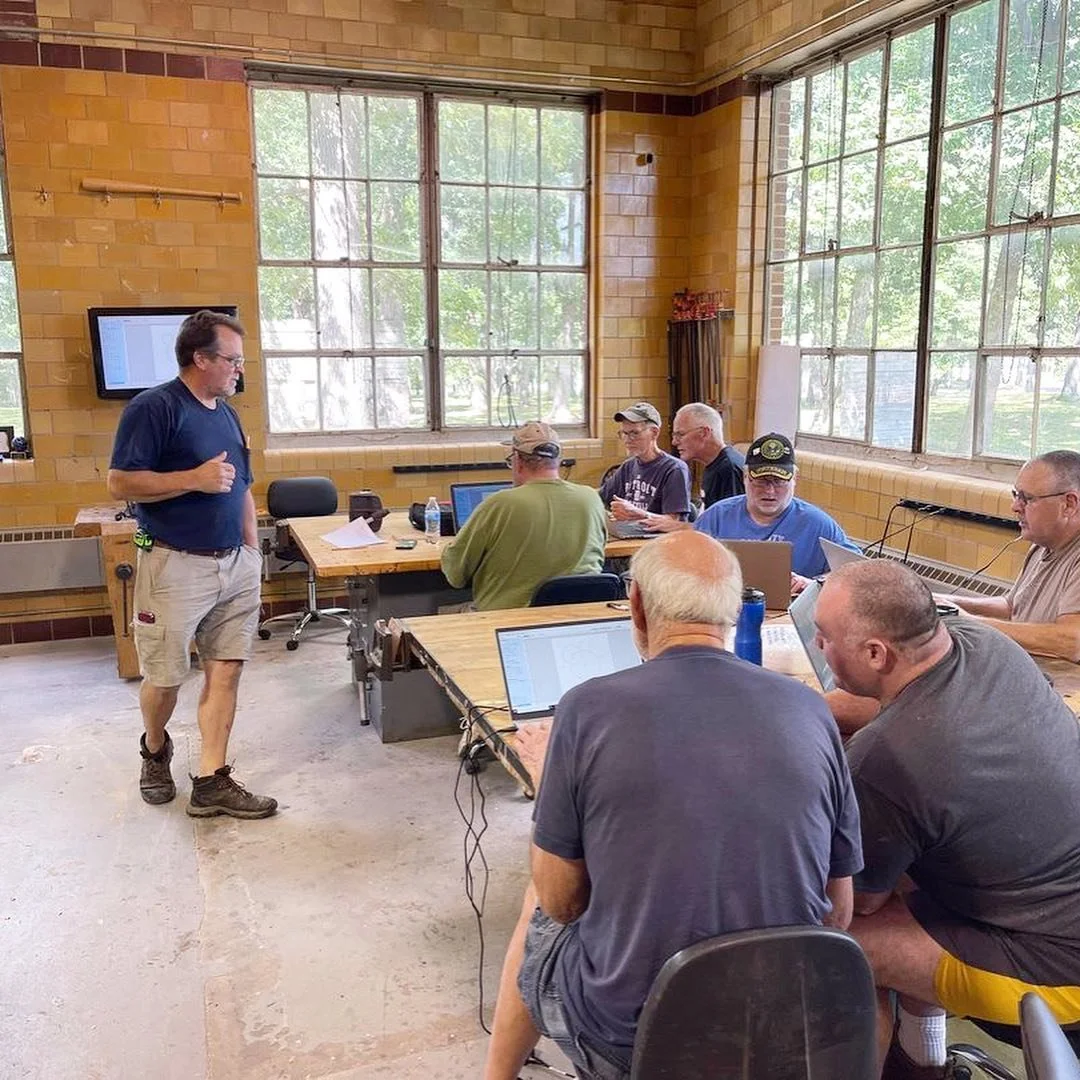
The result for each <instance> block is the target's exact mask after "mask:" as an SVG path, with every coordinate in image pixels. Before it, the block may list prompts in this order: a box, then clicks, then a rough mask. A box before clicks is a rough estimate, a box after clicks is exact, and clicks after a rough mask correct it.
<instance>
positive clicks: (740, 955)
mask: <svg viewBox="0 0 1080 1080" xmlns="http://www.w3.org/2000/svg"><path fill="white" fill-rule="evenodd" d="M875 1024H876V997H875V993H874V979H873V975H872V974H871V972H870V965H869V963H868V962H867V959H866V956H865V955H864V954H863V951H862V949H860V948H859V945H858V943H857V942H856V941H855V939H854V938H852V937H850V936H849V935H847V934H845V933H843V932H842V931H840V930H832V929H829V928H826V927H820V926H783V927H777V928H773V929H764V930H744V931H740V932H738V933H734V934H724V935H723V936H721V937H715V938H709V939H708V940H706V941H701V942H698V943H697V944H696V945H691V946H690V947H689V948H687V949H683V950H682V951H681V952H678V953H676V954H675V955H674V956H673V957H672V958H671V959H670V960H668V962H667V963H666V964H665V965H664V966H663V967H662V968H661V969H660V974H659V975H657V977H656V981H655V982H654V983H653V985H652V989H651V990H650V991H649V997H648V999H647V1000H646V1002H645V1007H644V1009H643V1010H642V1013H641V1019H640V1021H639V1022H638V1029H637V1038H636V1040H635V1043H634V1056H633V1065H632V1068H631V1073H630V1080H706V1078H707V1080H816V1078H818V1077H843V1078H844V1080H874V1078H876V1077H877V1075H878V1061H877V1048H876V1043H875Z"/></svg>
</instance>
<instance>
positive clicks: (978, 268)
mask: <svg viewBox="0 0 1080 1080" xmlns="http://www.w3.org/2000/svg"><path fill="white" fill-rule="evenodd" d="M985 259H986V241H985V240H981V239H980V240H961V241H959V242H957V243H953V244H938V245H937V248H936V249H935V252H934V298H933V302H932V303H933V311H932V316H931V318H932V321H931V324H930V325H931V330H930V341H931V344H932V345H933V346H934V347H935V348H946V349H949V348H954V349H955V348H961V349H962V348H968V349H974V348H976V347H977V346H978V344H979V330H980V325H981V321H982V293H983V265H984V262H985Z"/></svg>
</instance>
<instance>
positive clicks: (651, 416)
mask: <svg viewBox="0 0 1080 1080" xmlns="http://www.w3.org/2000/svg"><path fill="white" fill-rule="evenodd" d="M615 419H616V420H629V421H630V423H631V424H655V425H656V426H657V427H660V413H659V412H657V410H656V406H654V405H650V404H649V403H648V402H647V401H639V402H638V403H637V404H636V405H631V406H630V408H628V409H623V410H622V411H621V412H617V413H616V414H615Z"/></svg>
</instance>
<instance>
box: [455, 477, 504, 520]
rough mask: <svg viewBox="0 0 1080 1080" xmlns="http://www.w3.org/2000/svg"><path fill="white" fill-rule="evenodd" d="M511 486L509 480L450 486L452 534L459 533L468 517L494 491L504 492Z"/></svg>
mask: <svg viewBox="0 0 1080 1080" xmlns="http://www.w3.org/2000/svg"><path fill="white" fill-rule="evenodd" d="M512 486H513V485H512V484H511V483H510V481H509V480H492V481H490V482H489V483H483V484H451V485H450V510H451V512H452V513H453V515H454V532H456V533H457V532H461V530H462V529H463V528H464V527H465V522H466V521H468V520H469V515H470V514H471V513H472V512H473V511H474V510H475V509H476V508H477V507H478V506H479V505H480V504H481V503H482V502H483V501H484V500H485V499H486V498H487V497H488V496H489V495H494V494H495V492H496V491H505V490H506V489H507V488H508V487H512Z"/></svg>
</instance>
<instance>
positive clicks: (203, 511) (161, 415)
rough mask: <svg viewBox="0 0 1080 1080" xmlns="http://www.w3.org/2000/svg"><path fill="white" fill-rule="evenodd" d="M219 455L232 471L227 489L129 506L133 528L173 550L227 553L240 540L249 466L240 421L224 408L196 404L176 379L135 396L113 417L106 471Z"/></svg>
mask: <svg viewBox="0 0 1080 1080" xmlns="http://www.w3.org/2000/svg"><path fill="white" fill-rule="evenodd" d="M222 450H224V451H226V453H227V456H226V458H225V460H226V461H227V462H229V463H230V464H231V465H234V466H235V467H236V479H235V480H234V482H233V486H232V491H229V492H222V493H220V494H215V495H210V494H206V493H205V492H201V491H189V492H186V493H185V494H183V495H178V496H176V498H174V499H164V500H162V501H161V502H148V503H137V504H136V515H137V517H138V522H139V524H140V525H141V526H142V527H143V528H144V529H145V530H146V531H147V532H148V533H150V535H151V536H153V537H154V538H155V539H159V540H162V541H164V542H165V543H166V544H169V545H170V546H172V547H175V548H181V549H192V548H194V549H199V548H228V547H239V546H240V545H241V544H242V543H243V542H244V504H245V496H246V493H247V489H248V488H249V487H250V486H251V481H252V476H251V466H250V463H249V461H248V451H247V445H246V442H245V439H244V432H243V430H242V429H241V427H240V421H239V420H238V419H237V417H236V413H235V412H234V411H233V408H232V406H231V405H229V404H228V403H227V402H225V401H223V400H220V399H219V400H218V403H217V408H216V409H210V408H207V407H206V406H205V405H203V404H202V403H201V402H200V401H199V400H198V399H197V398H196V397H195V395H194V394H192V393H191V391H190V390H189V389H188V388H187V387H186V386H185V385H184V383H183V382H182V381H181V380H180V379H179V378H177V379H173V380H172V382H167V383H162V384H161V386H155V387H152V388H151V389H149V390H144V391H143V392H142V393H141V394H138V395H136V396H135V397H133V398H132V399H131V401H129V402H128V404H127V407H126V408H125V409H124V412H123V414H122V415H121V417H120V426H119V427H118V428H117V431H116V441H115V443H114V444H113V453H112V461H111V462H110V465H109V467H110V468H112V469H119V470H120V471H122V472H142V471H150V472H159V473H168V472H179V471H182V470H186V469H194V468H197V467H198V466H199V465H201V464H202V463H203V462H204V461H209V460H210V459H211V458H213V457H217V455H218V454H220V453H221V451H222Z"/></svg>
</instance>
